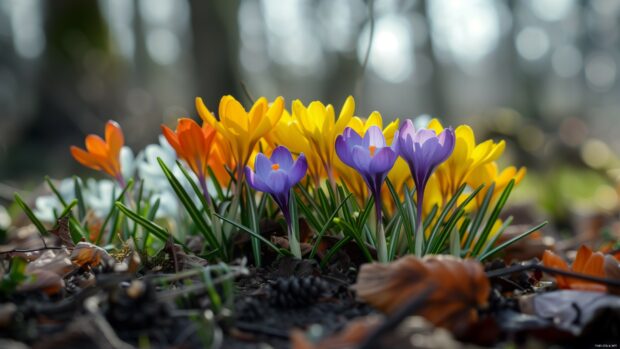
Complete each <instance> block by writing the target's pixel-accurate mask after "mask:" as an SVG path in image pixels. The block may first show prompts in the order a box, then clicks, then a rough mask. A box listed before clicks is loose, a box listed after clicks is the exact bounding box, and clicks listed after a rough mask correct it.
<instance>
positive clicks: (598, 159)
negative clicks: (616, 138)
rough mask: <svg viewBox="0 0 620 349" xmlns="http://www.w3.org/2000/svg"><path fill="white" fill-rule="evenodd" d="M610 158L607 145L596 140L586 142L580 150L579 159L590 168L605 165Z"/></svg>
mask: <svg viewBox="0 0 620 349" xmlns="http://www.w3.org/2000/svg"><path fill="white" fill-rule="evenodd" d="M611 157H612V153H611V150H610V149H609V147H608V146H607V144H605V143H604V142H603V141H601V140H598V139H589V140H587V141H586V142H585V143H584V145H583V147H582V148H581V158H582V159H583V161H584V162H585V163H586V165H588V166H590V167H592V168H601V167H603V166H605V165H607V164H608V163H609V160H610V159H611Z"/></svg>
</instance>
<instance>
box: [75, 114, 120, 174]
mask: <svg viewBox="0 0 620 349" xmlns="http://www.w3.org/2000/svg"><path fill="white" fill-rule="evenodd" d="M85 144H86V150H84V149H82V148H79V147H76V146H71V155H73V158H75V160H77V162H79V163H80V164H82V165H84V166H86V167H89V168H92V169H93V170H97V171H103V172H105V173H107V174H109V175H110V176H112V177H113V178H114V179H116V180H117V181H118V183H119V184H120V185H121V186H125V180H124V179H123V174H122V172H121V162H120V154H121V149H122V148H123V145H124V144H125V137H124V136H123V131H122V130H121V127H120V126H119V125H118V123H116V122H115V121H112V120H110V121H108V122H107V124H106V126H105V140H104V139H101V137H99V136H97V135H94V134H90V135H88V136H86V141H85Z"/></svg>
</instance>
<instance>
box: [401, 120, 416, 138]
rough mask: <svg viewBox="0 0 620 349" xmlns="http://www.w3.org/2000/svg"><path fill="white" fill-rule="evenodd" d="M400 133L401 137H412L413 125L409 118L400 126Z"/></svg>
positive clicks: (413, 132)
mask: <svg viewBox="0 0 620 349" xmlns="http://www.w3.org/2000/svg"><path fill="white" fill-rule="evenodd" d="M400 134H401V135H402V137H403V138H407V137H413V135H414V134H415V126H413V122H412V121H411V120H409V119H407V120H405V122H404V123H403V124H402V126H401V127H400Z"/></svg>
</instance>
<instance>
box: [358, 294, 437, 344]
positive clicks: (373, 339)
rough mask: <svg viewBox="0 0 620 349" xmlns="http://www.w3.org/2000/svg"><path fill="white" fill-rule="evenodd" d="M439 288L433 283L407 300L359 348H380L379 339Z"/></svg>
mask: <svg viewBox="0 0 620 349" xmlns="http://www.w3.org/2000/svg"><path fill="white" fill-rule="evenodd" d="M436 289H437V285H436V284H434V283H431V284H430V285H428V286H427V287H426V289H424V291H422V292H421V293H420V294H419V295H418V296H417V297H415V298H413V299H411V300H410V301H409V302H407V303H406V304H405V305H404V306H403V307H402V308H400V310H399V311H397V312H396V313H394V314H393V315H391V316H390V317H388V318H387V319H386V320H385V321H384V322H383V323H382V324H381V325H380V326H379V327H377V328H376V329H375V330H373V331H372V332H371V333H370V334H369V335H368V337H366V339H365V340H364V341H363V342H362V344H360V345H359V346H358V347H357V349H372V348H379V347H380V345H379V343H378V341H379V340H380V339H381V337H383V335H385V334H387V333H388V332H390V331H392V330H393V329H395V328H396V327H398V325H399V324H400V323H401V322H402V321H403V320H404V319H405V318H407V317H408V316H410V315H411V314H413V313H414V312H415V311H416V310H418V309H419V308H420V307H421V306H423V305H424V303H425V302H426V300H427V299H428V297H429V296H430V295H431V293H433V292H434V291H435V290H436Z"/></svg>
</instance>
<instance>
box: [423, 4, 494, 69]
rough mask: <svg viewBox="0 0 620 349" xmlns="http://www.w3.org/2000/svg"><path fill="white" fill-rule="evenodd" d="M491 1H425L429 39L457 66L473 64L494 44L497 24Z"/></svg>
mask: <svg viewBox="0 0 620 349" xmlns="http://www.w3.org/2000/svg"><path fill="white" fill-rule="evenodd" d="M496 6H497V5H496V4H495V1H492V0H476V1H452V0H436V1H431V2H429V13H428V15H429V17H430V20H431V28H432V33H431V34H432V37H433V40H434V41H435V43H436V44H437V46H438V47H439V48H441V49H442V50H445V51H449V52H450V53H452V55H453V56H454V58H455V59H456V61H457V63H475V62H477V61H479V60H481V59H482V58H484V57H485V56H486V55H488V54H489V53H491V52H492V51H493V50H494V49H495V48H496V47H497V44H498V41H499V36H500V29H501V28H500V22H499V14H498V11H497V7H496Z"/></svg>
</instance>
